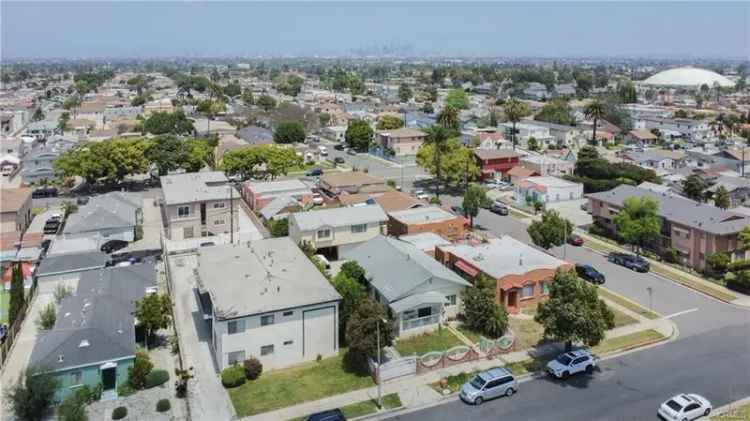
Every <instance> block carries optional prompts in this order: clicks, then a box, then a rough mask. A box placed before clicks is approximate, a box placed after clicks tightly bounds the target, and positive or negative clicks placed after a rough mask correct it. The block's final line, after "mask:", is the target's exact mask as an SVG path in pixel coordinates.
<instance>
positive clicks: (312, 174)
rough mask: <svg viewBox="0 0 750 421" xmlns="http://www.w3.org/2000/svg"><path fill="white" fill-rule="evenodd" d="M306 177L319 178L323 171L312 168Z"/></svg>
mask: <svg viewBox="0 0 750 421" xmlns="http://www.w3.org/2000/svg"><path fill="white" fill-rule="evenodd" d="M306 175H307V176H308V177H320V176H321V175H323V170H322V169H320V168H313V169H311V170H310V171H308V172H307V174H306Z"/></svg>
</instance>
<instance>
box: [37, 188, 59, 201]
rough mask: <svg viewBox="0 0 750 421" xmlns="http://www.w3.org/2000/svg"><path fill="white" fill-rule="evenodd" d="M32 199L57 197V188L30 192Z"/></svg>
mask: <svg viewBox="0 0 750 421" xmlns="http://www.w3.org/2000/svg"><path fill="white" fill-rule="evenodd" d="M31 197H32V198H33V199H40V198H44V197H57V188H55V187H40V188H38V189H36V190H34V191H33V192H31Z"/></svg>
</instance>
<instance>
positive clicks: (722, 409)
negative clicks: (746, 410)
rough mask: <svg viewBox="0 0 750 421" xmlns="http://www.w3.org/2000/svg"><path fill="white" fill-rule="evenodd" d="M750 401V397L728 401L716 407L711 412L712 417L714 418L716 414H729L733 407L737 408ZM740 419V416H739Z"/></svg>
mask: <svg viewBox="0 0 750 421" xmlns="http://www.w3.org/2000/svg"><path fill="white" fill-rule="evenodd" d="M748 403H750V397H747V398H743V399H740V400H738V401H734V402H731V403H728V404H726V405H724V406H720V407H718V408H714V410H713V411H712V412H711V416H710V418H711V419H713V417H716V416H723V415H726V414H728V413H729V412H730V411H731V410H732V409H735V408H736V407H738V406H742V405H745V404H748ZM737 419H738V420H739V418H737Z"/></svg>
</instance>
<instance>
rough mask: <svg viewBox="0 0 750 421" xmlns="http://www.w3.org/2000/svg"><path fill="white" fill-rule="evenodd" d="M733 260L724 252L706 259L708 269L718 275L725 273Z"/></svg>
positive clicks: (710, 255)
mask: <svg viewBox="0 0 750 421" xmlns="http://www.w3.org/2000/svg"><path fill="white" fill-rule="evenodd" d="M731 261H732V259H731V257H729V254H728V253H726V252H723V251H719V252H716V253H711V254H709V255H708V257H706V264H707V265H708V267H709V268H710V269H711V270H712V271H713V272H716V273H724V272H726V270H727V268H728V267H729V263H731Z"/></svg>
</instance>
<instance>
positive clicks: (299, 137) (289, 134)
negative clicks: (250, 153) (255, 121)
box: [273, 121, 305, 143]
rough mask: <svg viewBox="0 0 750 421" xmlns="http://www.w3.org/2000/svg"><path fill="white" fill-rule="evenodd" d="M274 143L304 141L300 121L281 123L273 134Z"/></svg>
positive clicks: (302, 126) (303, 128)
mask: <svg viewBox="0 0 750 421" xmlns="http://www.w3.org/2000/svg"><path fill="white" fill-rule="evenodd" d="M273 141H274V142H276V143H302V142H304V141H305V125H304V124H303V123H302V122H301V121H282V122H281V123H279V125H278V127H276V130H274V132H273Z"/></svg>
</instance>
